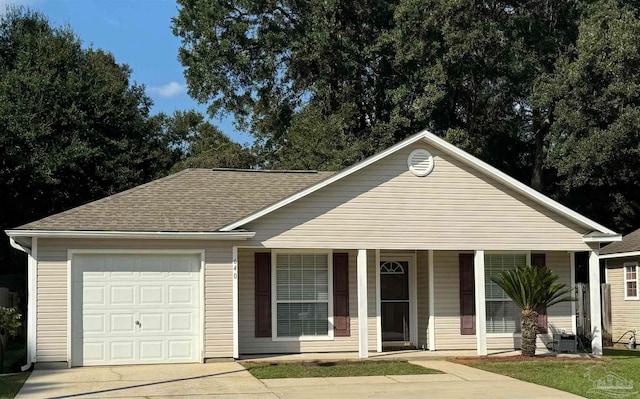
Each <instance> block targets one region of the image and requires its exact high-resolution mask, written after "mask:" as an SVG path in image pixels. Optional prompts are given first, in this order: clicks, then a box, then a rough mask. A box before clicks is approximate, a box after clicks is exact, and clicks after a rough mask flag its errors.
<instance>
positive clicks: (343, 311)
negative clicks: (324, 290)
mask: <svg viewBox="0 0 640 399" xmlns="http://www.w3.org/2000/svg"><path fill="white" fill-rule="evenodd" d="M350 324H351V320H350V318H349V254H347V253H334V254H333V325H334V333H333V335H334V336H336V337H348V336H350V335H351V329H350Z"/></svg>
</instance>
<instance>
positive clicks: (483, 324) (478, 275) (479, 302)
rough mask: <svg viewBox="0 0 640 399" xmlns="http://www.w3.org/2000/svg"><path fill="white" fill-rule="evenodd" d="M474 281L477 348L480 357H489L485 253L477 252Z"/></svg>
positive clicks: (474, 263) (474, 260) (475, 255)
mask: <svg viewBox="0 0 640 399" xmlns="http://www.w3.org/2000/svg"><path fill="white" fill-rule="evenodd" d="M473 281H474V284H475V286H474V292H475V300H476V301H475V302H476V346H477V349H478V356H486V355H487V310H486V304H485V292H484V251H481V250H478V251H475V253H474V257H473Z"/></svg>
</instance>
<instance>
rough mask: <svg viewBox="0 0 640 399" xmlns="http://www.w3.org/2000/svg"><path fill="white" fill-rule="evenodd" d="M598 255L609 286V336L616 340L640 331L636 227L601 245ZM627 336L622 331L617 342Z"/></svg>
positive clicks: (639, 256)
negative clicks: (604, 266)
mask: <svg viewBox="0 0 640 399" xmlns="http://www.w3.org/2000/svg"><path fill="white" fill-rule="evenodd" d="M600 259H604V260H605V265H606V268H605V270H606V279H607V281H606V282H607V283H609V285H610V287H611V336H612V338H613V342H616V341H618V340H619V339H620V338H621V337H622V336H623V335H624V334H625V333H627V332H629V331H632V330H637V332H638V333H640V268H638V261H640V229H638V230H636V231H634V232H633V233H629V234H627V235H626V236H624V237H623V238H622V241H619V242H614V243H611V244H609V245H607V246H605V247H604V248H602V249H601V250H600ZM630 337H631V334H626V335H625V337H624V338H623V339H622V340H621V341H620V343H625V344H626V343H627V342H629V338H630Z"/></svg>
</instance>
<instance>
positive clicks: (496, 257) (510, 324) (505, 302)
mask: <svg viewBox="0 0 640 399" xmlns="http://www.w3.org/2000/svg"><path fill="white" fill-rule="evenodd" d="M526 264H527V255H526V254H485V256H484V267H485V270H484V279H485V280H484V281H485V298H486V307H487V333H515V332H520V309H518V307H517V306H516V305H514V304H513V301H511V298H509V297H508V296H507V294H505V292H504V291H503V290H502V288H500V287H499V286H498V284H496V283H494V282H493V281H492V280H491V278H492V277H494V276H497V275H498V274H500V273H501V272H503V271H506V270H511V269H515V268H516V267H519V266H525V265H526Z"/></svg>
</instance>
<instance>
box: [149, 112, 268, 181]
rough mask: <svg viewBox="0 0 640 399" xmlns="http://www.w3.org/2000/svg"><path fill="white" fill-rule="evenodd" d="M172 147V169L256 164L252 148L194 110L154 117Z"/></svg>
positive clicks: (240, 166)
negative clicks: (226, 133)
mask: <svg viewBox="0 0 640 399" xmlns="http://www.w3.org/2000/svg"><path fill="white" fill-rule="evenodd" d="M154 119H155V121H156V122H157V123H158V124H159V125H160V128H161V130H162V132H163V134H162V136H163V137H166V138H167V141H168V143H167V146H168V147H169V148H172V149H173V151H172V152H171V154H172V155H173V156H174V158H173V159H172V160H171V162H170V163H172V164H173V167H172V168H171V171H172V172H177V171H179V170H182V169H185V168H241V169H247V168H252V167H255V166H256V163H257V160H256V157H255V156H254V155H253V153H252V152H251V151H250V149H249V148H247V147H244V146H242V145H240V144H238V143H235V142H233V141H231V140H230V139H229V138H228V137H227V136H225V135H224V133H222V132H221V131H220V130H219V129H218V128H216V127H215V126H214V125H212V124H211V123H210V122H208V121H206V120H205V119H204V116H203V115H202V114H200V113H198V112H195V111H176V112H175V113H174V114H173V115H172V116H168V115H165V114H160V115H157V116H155V117H154Z"/></svg>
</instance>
